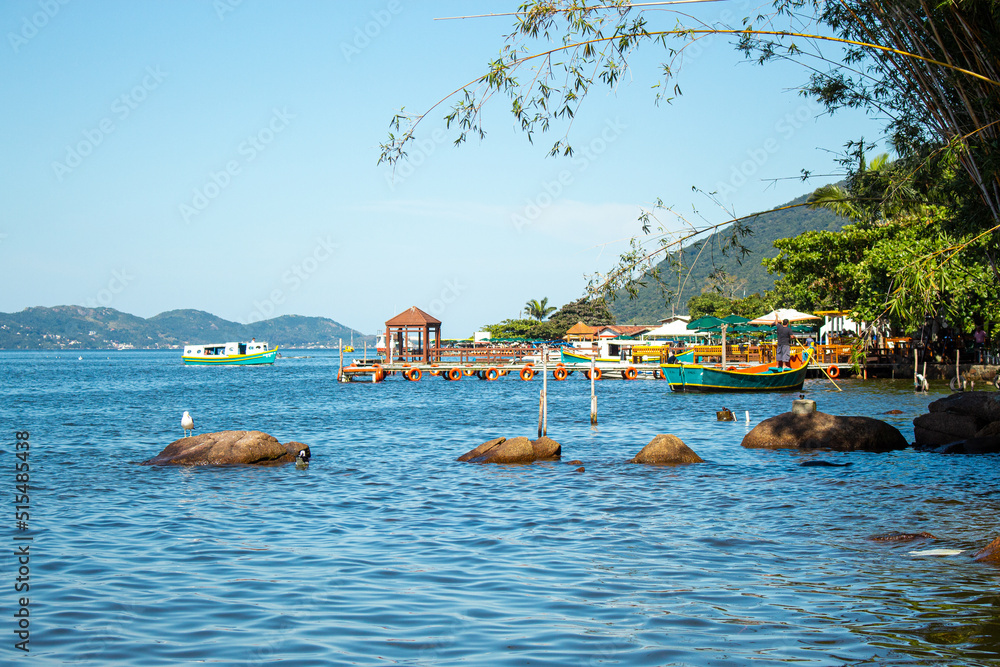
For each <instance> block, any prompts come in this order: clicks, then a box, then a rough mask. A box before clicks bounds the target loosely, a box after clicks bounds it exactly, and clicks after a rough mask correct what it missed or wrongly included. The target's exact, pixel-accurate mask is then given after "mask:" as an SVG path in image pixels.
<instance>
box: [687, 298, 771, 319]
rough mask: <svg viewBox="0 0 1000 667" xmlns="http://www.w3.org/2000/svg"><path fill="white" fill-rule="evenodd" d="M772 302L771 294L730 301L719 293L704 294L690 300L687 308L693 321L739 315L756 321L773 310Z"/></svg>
mask: <svg viewBox="0 0 1000 667" xmlns="http://www.w3.org/2000/svg"><path fill="white" fill-rule="evenodd" d="M772 301H773V298H772V296H771V295H770V294H768V295H761V294H750V295H748V296H746V297H744V298H742V299H728V298H726V297H724V296H723V295H721V294H719V293H718V292H704V293H702V294H699V295H697V296H694V297H691V298H690V299H688V302H687V307H688V313H689V314H690V315H691V319H692V320H695V319H698V318H699V317H705V316H706V315H709V316H712V317H726V316H727V315H739V316H740V317H746V318H749V319H754V318H755V317H760V316H761V315H763V314H765V313H767V312H768V311H771V310H773V309H774V306H773V305H772Z"/></svg>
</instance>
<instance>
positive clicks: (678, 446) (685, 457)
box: [629, 434, 704, 465]
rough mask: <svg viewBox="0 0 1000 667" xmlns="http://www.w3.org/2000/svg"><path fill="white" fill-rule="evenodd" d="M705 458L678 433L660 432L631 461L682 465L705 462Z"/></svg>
mask: <svg viewBox="0 0 1000 667" xmlns="http://www.w3.org/2000/svg"><path fill="white" fill-rule="evenodd" d="M703 462H704V461H703V459H702V458H701V457H700V456H698V455H697V454H695V453H694V451H693V450H692V449H691V448H690V447H688V446H687V445H685V444H684V442H683V441H682V440H681V439H680V438H678V437H677V436H676V435H670V434H666V435H664V434H660V435H657V436H656V437H654V438H653V439H652V440H650V441H649V444H648V445H646V446H645V447H643V448H642V449H641V450H639V453H638V454H636V455H635V457H633V458H632V459H631V460H630V461H629V463H646V464H651V465H680V464H684V463H703Z"/></svg>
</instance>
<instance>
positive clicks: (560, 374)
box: [552, 366, 566, 380]
mask: <svg viewBox="0 0 1000 667" xmlns="http://www.w3.org/2000/svg"><path fill="white" fill-rule="evenodd" d="M552 377H553V378H555V379H556V380H565V379H566V367H565V366H556V369H555V370H554V371H552Z"/></svg>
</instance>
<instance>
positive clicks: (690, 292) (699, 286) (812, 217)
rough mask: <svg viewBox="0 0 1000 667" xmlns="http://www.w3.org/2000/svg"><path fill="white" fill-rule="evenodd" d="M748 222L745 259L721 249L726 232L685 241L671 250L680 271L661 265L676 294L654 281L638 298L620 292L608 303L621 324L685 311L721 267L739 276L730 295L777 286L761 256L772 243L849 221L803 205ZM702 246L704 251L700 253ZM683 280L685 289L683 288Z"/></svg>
mask: <svg viewBox="0 0 1000 667" xmlns="http://www.w3.org/2000/svg"><path fill="white" fill-rule="evenodd" d="M808 197H809V195H803V196H801V197H799V198H798V199H795V200H793V201H790V202H788V203H787V204H783V206H790V205H793V204H802V203H805V201H806V200H807V199H808ZM748 222H749V226H750V228H751V229H752V230H753V234H752V235H751V236H746V237H744V238H743V240H742V243H743V245H745V246H746V247H747V249H748V250H749V251H750V252H749V254H747V255H746V256H744V257H743V258H742V263H741V262H740V261H739V255H738V253H735V252H732V251H730V253H729V254H728V255H726V254H723V252H722V247H723V243H724V239H725V238H726V236H727V234H726V232H725V231H722V232H717V233H715V234H712V235H711V236H709V237H707V238H705V239H704V240H701V241H698V242H696V243H693V244H691V245H689V246H686V247H685V248H684V249H683V250H681V251H680V252H678V253H674V255H673V256H674V257H675V258H678V260H679V261H680V262H681V265H682V270H681V271H680V272H679V273H678V270H677V268H676V267H671V266H670V265H669V263H668V262H667V261H666V260H664V261H663V262H660V264H659V268H660V279H661V280H662V281H663V282H665V283H666V284H667V286H668V287H669V288H672V291H673V293H674V294H673V296H672V297H669V299H667V298H664V295H663V293H662V291H661V290H660V288H659V287H658V286H657V285H655V284H647V285H646V286H645V287H641V288H639V293H638V295H637V297H636V298H634V299H629V298H628V295H627V294H621V295H619V297H618V298H617V299H615V300H614V301H613V302H612V303H611V304H610V306H611V312H612V313H613V314H614V316H615V318H616V320H617V321H618V323H619V324H653V323H656V322H657V321H658V320H660V319H663V318H664V317H668V316H669V315H670V314H671V312H672V309H671V306H674V308H673V312H676V313H678V314H683V313H686V312H687V302H688V299H690V298H691V297H693V296H696V295H698V294H701V293H702V292H703V291H705V290H706V289H711V288H712V281H711V279H710V274H711V273H712V272H713V271H715V270H716V269H721V270H723V271H725V272H726V273H727V274H728V275H729V276H732V277H734V278H735V280H734V281H732V282H731V283H730V285H729V289H731V290H732V291H733V294H731V295H727V296H733V297H742V296H743V295H744V291H745V292H746V294H754V293H757V292H760V293H763V292H764V291H766V290H770V289H774V280H775V277H776V276H773V275H771V274H769V273H768V272H767V270H766V269H765V268H764V267H763V265H762V264H761V260H762V259H764V258H765V257H774V256H775V255H777V254H778V251H777V250H775V248H774V245H773V243H774V241H775V240H776V239H784V238H790V237H793V236H798V235H799V234H801V233H803V232H806V231H810V230H829V231H836V230H839V229H840V228H841V227H843V226H844V225H845V224H846V223H847V220H846V219H845V218H842V217H840V216H838V215H836V214H834V213H832V212H830V211H827V210H824V209H817V210H812V209H809V208H807V207H805V206H799V207H798V208H792V209H788V210H784V211H774V212H772V213H762V214H761V215H760V216H759V217H757V218H756V219H754V220H750V221H748ZM699 251H701V254H700V256H699ZM696 258H697V261H695V260H696ZM685 279H686V282H685ZM681 285H683V289H680V286H681ZM678 292H679V293H680V296H679V297H678V296H677V293H678Z"/></svg>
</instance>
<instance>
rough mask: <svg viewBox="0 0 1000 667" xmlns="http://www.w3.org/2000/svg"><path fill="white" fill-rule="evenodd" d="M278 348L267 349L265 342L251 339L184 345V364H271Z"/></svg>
mask: <svg viewBox="0 0 1000 667" xmlns="http://www.w3.org/2000/svg"><path fill="white" fill-rule="evenodd" d="M277 355H278V348H277V347H275V348H274V349H273V350H271V349H268V345H267V343H264V342H258V341H256V340H252V341H250V342H249V343H238V342H237V343H213V344H207V345H185V346H184V356H183V357H182V358H183V360H184V363H185V364H189V365H192V366H254V365H258V364H273V363H274V359H275V357H276V356H277Z"/></svg>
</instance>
